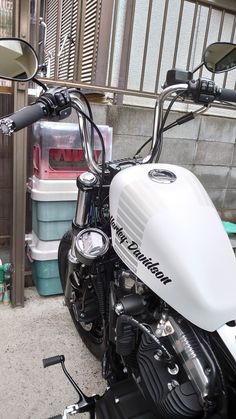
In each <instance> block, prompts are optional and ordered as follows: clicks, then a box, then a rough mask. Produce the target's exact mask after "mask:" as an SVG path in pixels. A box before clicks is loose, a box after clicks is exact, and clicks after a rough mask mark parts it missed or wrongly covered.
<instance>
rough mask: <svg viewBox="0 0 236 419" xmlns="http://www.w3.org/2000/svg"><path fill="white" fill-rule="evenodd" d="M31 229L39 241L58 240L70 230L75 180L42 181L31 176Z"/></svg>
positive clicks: (75, 193) (75, 199)
mask: <svg viewBox="0 0 236 419" xmlns="http://www.w3.org/2000/svg"><path fill="white" fill-rule="evenodd" d="M29 189H30V191H31V199H32V229H33V232H34V233H35V234H36V236H37V237H38V238H39V240H46V241H52V240H60V239H61V237H62V236H63V234H64V233H65V232H66V231H67V230H69V229H71V223H72V220H73V218H74V215H75V210H76V202H77V193H78V192H77V186H76V181H75V180H44V179H39V178H37V177H36V176H33V178H32V179H31V182H30V186H29Z"/></svg>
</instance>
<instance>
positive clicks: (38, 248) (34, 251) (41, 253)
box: [27, 231, 60, 261]
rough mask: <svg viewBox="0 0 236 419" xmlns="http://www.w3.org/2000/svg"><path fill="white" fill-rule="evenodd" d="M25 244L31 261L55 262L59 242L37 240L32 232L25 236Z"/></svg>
mask: <svg viewBox="0 0 236 419" xmlns="http://www.w3.org/2000/svg"><path fill="white" fill-rule="evenodd" d="M27 242H28V246H29V249H30V256H31V258H32V259H33V260H41V261H43V260H55V259H57V254H58V247H59V243H60V240H53V241H43V240H39V238H38V237H37V236H36V234H35V233H34V232H33V231H32V233H31V234H28V235H27Z"/></svg>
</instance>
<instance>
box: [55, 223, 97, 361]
mask: <svg viewBox="0 0 236 419" xmlns="http://www.w3.org/2000/svg"><path fill="white" fill-rule="evenodd" d="M72 237H73V233H72V231H67V232H66V233H65V234H64V236H63V237H62V239H61V241H60V245H59V248H58V268H59V275H60V280H61V285H62V289H63V292H65V288H66V278H67V269H68V258H67V257H68V252H69V250H70V248H71V243H72ZM86 281H87V280H86V279H84V281H83V282H84V287H82V290H81V291H78V290H77V289H75V288H73V290H72V293H73V298H72V295H71V301H72V300H73V301H74V302H70V303H69V304H68V309H69V312H70V315H71V317H72V320H73V322H74V324H75V327H76V329H77V331H78V333H79V335H80V337H81V338H82V340H83V342H84V343H85V345H86V346H87V348H88V349H89V350H90V352H91V353H92V354H93V355H94V356H95V357H96V358H98V359H99V360H101V359H102V357H103V354H104V352H105V341H104V331H103V326H102V319H101V316H100V315H98V317H97V318H96V319H95V320H93V321H91V322H90V323H89V324H88V323H86V322H82V321H79V320H78V318H77V316H76V315H75V310H74V309H73V304H75V303H77V302H79V300H80V299H81V298H82V299H83V298H84V295H85V292H86V290H87V288H86ZM95 298H96V299H97V296H96V297H95Z"/></svg>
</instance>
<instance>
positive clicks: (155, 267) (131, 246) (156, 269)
mask: <svg viewBox="0 0 236 419" xmlns="http://www.w3.org/2000/svg"><path fill="white" fill-rule="evenodd" d="M110 222H111V227H112V228H113V230H114V231H115V234H116V235H117V237H118V239H119V241H120V244H122V245H123V246H125V247H126V248H127V249H128V250H129V251H130V252H131V253H132V255H133V256H134V257H135V258H136V259H137V260H138V261H139V262H141V263H142V264H143V265H144V266H145V267H146V268H147V269H148V270H149V271H150V272H151V273H152V274H153V275H155V277H156V278H158V279H159V280H160V281H161V283H162V284H164V285H166V284H168V283H169V282H172V279H170V278H169V277H168V276H165V274H164V273H163V272H162V271H161V269H160V266H159V265H160V263H159V262H153V260H152V258H149V257H147V256H145V255H144V254H143V253H142V252H141V250H140V249H139V247H138V244H137V243H136V242H135V241H133V240H131V241H130V240H129V239H128V237H127V236H126V235H125V233H124V230H123V227H120V226H118V225H117V223H116V222H115V219H114V217H113V216H111V217H110Z"/></svg>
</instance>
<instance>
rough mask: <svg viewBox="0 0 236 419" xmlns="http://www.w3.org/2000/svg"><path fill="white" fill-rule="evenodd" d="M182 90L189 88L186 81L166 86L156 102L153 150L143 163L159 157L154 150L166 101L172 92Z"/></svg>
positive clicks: (153, 160) (151, 161)
mask: <svg viewBox="0 0 236 419" xmlns="http://www.w3.org/2000/svg"><path fill="white" fill-rule="evenodd" d="M181 90H183V91H185V90H188V84H186V83H184V84H175V85H173V86H169V87H166V88H165V89H164V90H163V91H162V92H161V93H160V96H159V99H158V101H157V102H156V107H155V115H154V124H153V135H152V145H151V150H150V152H149V154H148V156H146V157H144V158H143V160H142V163H153V162H155V160H156V158H157V152H156V153H154V150H155V148H156V144H157V141H158V133H159V131H160V127H161V121H162V118H163V110H164V102H165V100H166V99H167V98H168V96H170V95H171V94H172V93H175V92H178V91H181ZM161 135H162V134H161Z"/></svg>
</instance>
